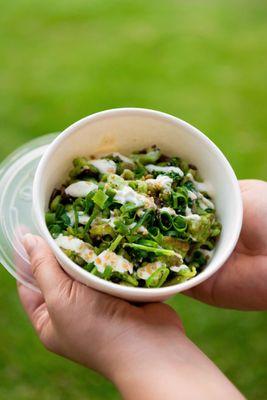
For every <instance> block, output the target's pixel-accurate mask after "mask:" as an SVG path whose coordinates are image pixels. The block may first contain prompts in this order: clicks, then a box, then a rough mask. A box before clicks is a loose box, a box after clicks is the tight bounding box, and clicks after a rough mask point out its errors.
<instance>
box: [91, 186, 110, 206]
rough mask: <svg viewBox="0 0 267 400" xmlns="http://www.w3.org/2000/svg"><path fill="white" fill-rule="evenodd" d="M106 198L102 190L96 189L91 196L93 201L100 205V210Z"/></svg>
mask: <svg viewBox="0 0 267 400" xmlns="http://www.w3.org/2000/svg"><path fill="white" fill-rule="evenodd" d="M107 199H108V196H107V195H106V194H105V193H104V192H103V191H102V190H98V191H97V192H96V193H95V194H94V196H93V197H92V200H93V202H94V203H95V204H96V205H98V207H100V208H101V209H102V210H103V208H104V207H105V203H106V201H107Z"/></svg>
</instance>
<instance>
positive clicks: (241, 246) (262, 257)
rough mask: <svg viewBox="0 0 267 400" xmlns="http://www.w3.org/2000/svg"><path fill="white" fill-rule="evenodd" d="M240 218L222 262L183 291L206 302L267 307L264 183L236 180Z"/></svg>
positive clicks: (266, 191) (266, 188)
mask: <svg viewBox="0 0 267 400" xmlns="http://www.w3.org/2000/svg"><path fill="white" fill-rule="evenodd" d="M240 187H241V192H242V197H243V204H244V221H243V227H242V231H241V235H240V238H239V241H238V244H237V246H236V248H235V250H234V252H233V253H232V255H231V257H230V258H229V259H228V261H227V262H226V263H225V265H224V266H223V267H222V268H221V269H220V270H219V271H218V272H217V274H215V275H214V276H212V277H211V278H210V279H209V280H207V281H206V282H204V283H202V284H200V285H198V286H196V287H195V288H193V289H191V290H190V291H188V292H187V294H189V295H191V296H193V297H195V298H196V299H198V300H201V301H204V302H206V303H209V304H212V305H215V306H219V307H228V308H237V309H244V310H263V309H266V308H267V290H266V288H267V183H266V182H263V181H256V180H246V181H241V182H240Z"/></svg>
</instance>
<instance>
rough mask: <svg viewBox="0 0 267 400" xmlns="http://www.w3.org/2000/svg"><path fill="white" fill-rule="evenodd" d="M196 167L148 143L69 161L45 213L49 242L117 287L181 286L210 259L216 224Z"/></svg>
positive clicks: (206, 188)
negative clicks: (70, 166)
mask: <svg viewBox="0 0 267 400" xmlns="http://www.w3.org/2000/svg"><path fill="white" fill-rule="evenodd" d="M211 189H212V188H210V187H209V185H208V184H207V183H204V182H202V179H201V177H200V175H199V172H198V170H197V168H196V166H194V165H192V164H188V163H187V162H186V161H185V160H182V159H181V158H179V157H168V156H166V155H164V154H162V153H161V151H160V149H159V148H158V147H156V146H152V147H150V148H147V149H144V150H141V151H138V152H135V153H132V154H131V155H130V156H125V155H122V154H120V153H112V154H108V155H106V156H104V157H101V158H98V159H96V158H94V157H90V158H84V157H81V158H76V159H74V160H73V169H72V170H71V171H70V173H69V178H68V179H67V181H66V182H64V183H63V184H62V186H61V187H59V188H56V189H55V190H54V191H53V193H52V195H51V198H50V203H49V211H48V212H47V213H46V224H47V227H48V229H49V231H50V233H51V235H52V236H53V238H54V240H55V241H56V243H57V245H58V246H59V247H60V248H61V249H62V250H63V251H64V252H65V254H66V255H67V256H68V257H69V258H70V259H71V260H72V261H73V262H75V263H76V264H78V265H79V266H80V267H81V268H83V269H85V270H87V271H88V272H90V273H91V274H94V275H96V276H98V277H100V278H103V279H105V280H108V281H112V282H114V283H118V284H120V285H126V286H132V287H145V288H159V287H163V286H170V285H175V284H178V283H182V282H185V281H187V280H189V279H191V278H192V277H194V276H195V275H197V274H198V273H199V272H201V271H202V270H203V269H204V268H205V266H206V265H207V263H208V261H209V259H210V258H211V257H212V253H213V250H214V248H215V246H216V242H217V239H218V237H219V235H220V232H221V224H220V222H219V220H218V218H217V216H216V209H215V205H214V202H213V201H212V197H211Z"/></svg>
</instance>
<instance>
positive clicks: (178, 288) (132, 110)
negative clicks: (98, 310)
mask: <svg viewBox="0 0 267 400" xmlns="http://www.w3.org/2000/svg"><path fill="white" fill-rule="evenodd" d="M126 114H131V115H134V114H136V115H139V116H140V115H141V114H143V115H146V116H150V117H157V118H160V119H165V120H166V121H168V122H170V123H173V124H175V125H177V124H178V125H180V126H181V127H182V128H185V129H186V130H187V134H190V135H191V136H192V137H196V136H197V137H198V138H199V139H200V140H201V141H202V142H204V144H205V145H206V146H208V147H209V148H210V150H211V151H213V153H215V155H216V157H217V158H219V159H220V161H221V163H222V164H223V165H224V172H225V173H226V174H227V179H229V181H230V182H231V186H232V188H233V191H232V197H233V198H234V199H235V203H236V213H235V220H234V222H233V226H232V230H231V234H230V236H229V238H228V246H227V249H226V250H225V251H224V253H222V254H221V255H220V258H219V259H218V260H217V262H216V264H215V266H212V267H211V268H209V266H208V267H207V268H205V269H204V270H203V271H202V272H201V273H200V274H198V275H196V276H195V277H193V278H191V279H190V280H188V281H186V282H183V283H178V284H176V285H172V286H167V287H162V288H139V287H130V286H122V285H118V284H117V283H113V282H110V281H106V280H104V279H102V278H99V277H97V276H95V275H92V274H91V273H90V272H88V271H86V270H84V269H82V268H81V267H80V266H78V265H77V264H75V263H74V262H73V261H72V260H71V259H70V258H68V257H67V255H66V254H65V253H64V252H63V251H62V250H61V249H60V247H59V246H58V245H57V244H56V242H55V241H54V239H53V238H52V236H51V234H50V232H49V230H48V228H47V226H46V224H45V218H44V211H43V210H42V208H41V205H40V200H39V193H41V182H42V179H41V177H42V176H43V174H44V173H45V168H46V165H47V163H48V162H49V160H50V159H51V157H53V153H54V151H55V149H56V148H57V147H58V146H59V145H60V144H61V143H62V142H63V141H64V140H65V139H66V138H67V137H69V136H71V135H72V134H73V133H75V132H76V130H77V129H78V128H81V127H83V126H85V125H87V124H89V123H90V122H93V121H97V120H99V119H103V118H109V117H112V116H114V115H115V116H117V117H118V116H125V115H126ZM33 211H34V214H35V217H36V225H37V227H38V231H39V232H40V234H41V235H42V236H43V237H44V239H45V240H46V241H47V243H48V245H49V247H50V248H51V249H52V251H53V253H54V254H55V255H56V256H57V258H60V259H61V260H62V261H63V262H64V264H67V266H68V268H70V269H71V270H72V271H74V272H75V273H77V274H78V275H80V276H81V277H83V278H84V279H86V280H87V281H88V284H90V282H91V283H93V284H94V287H95V288H97V290H100V291H101V290H103V291H105V292H110V293H111V292H113V293H114V294H115V293H116V294H117V295H121V296H123V295H125V297H127V296H129V297H130V296H133V297H136V298H138V297H143V298H144V297H147V298H149V297H157V296H162V297H164V296H166V297H168V296H169V295H172V294H175V293H178V292H182V291H185V290H188V289H190V288H192V287H194V286H196V285H198V284H200V283H202V282H203V281H205V280H207V279H208V278H209V277H211V276H212V275H213V274H214V273H215V272H217V271H218V270H219V268H221V266H222V265H223V264H224V263H225V262H226V260H227V259H228V258H229V256H230V255H231V253H232V251H233V249H234V248H235V245H236V243H237V240H238V238H239V234H240V231H241V227H242V220H243V204H242V198H241V191H240V188H239V184H238V180H237V177H236V175H235V173H234V171H233V169H232V167H231V165H230V163H229V161H228V160H227V158H226V157H225V156H224V154H223V153H222V151H221V150H220V149H219V148H218V147H217V146H216V145H215V143H213V142H212V141H211V139H209V138H208V137H207V136H206V135H205V134H204V133H202V132H201V131H200V130H199V129H197V128H196V127H195V126H193V125H191V124H189V123H188V122H186V121H184V120H182V119H180V118H177V117H175V116H173V115H170V114H167V113H164V112H161V111H157V110H152V109H146V108H137V107H124V108H113V109H108V110H105V111H100V112H97V113H94V114H91V115H88V116H86V117H84V118H82V119H80V120H78V121H76V122H74V123H73V124H71V125H70V126H68V127H67V128H66V129H64V130H63V131H62V133H60V134H59V135H58V136H57V137H56V138H55V139H54V140H53V142H52V143H51V144H50V145H49V147H48V148H47V150H46V151H45V153H44V155H43V157H42V159H41V161H40V163H39V165H38V167H37V170H36V173H35V176H34V181H33ZM211 263H212V261H211ZM63 269H64V268H63ZM89 286H90V285H89Z"/></svg>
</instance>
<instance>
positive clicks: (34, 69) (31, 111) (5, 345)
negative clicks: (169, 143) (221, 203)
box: [0, 0, 267, 400]
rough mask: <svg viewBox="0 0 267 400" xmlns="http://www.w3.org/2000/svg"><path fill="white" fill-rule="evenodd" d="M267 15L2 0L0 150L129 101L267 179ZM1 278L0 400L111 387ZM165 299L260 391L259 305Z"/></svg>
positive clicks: (242, 381)
mask: <svg viewBox="0 0 267 400" xmlns="http://www.w3.org/2000/svg"><path fill="white" fill-rule="evenodd" d="M266 22H267V3H266V2H264V1H263V0H262V1H261V0H254V1H251V0H244V1H241V0H240V1H239V0H206V1H205V0H199V1H196V0H192V1H186V0H184V1H179V0H164V1H158V0H146V1H144V0H135V1H130V0H90V1H86V0H75V1H74V0H72V1H71V0H60V1H57V2H55V1H52V0H46V1H33V0H13V1H5V2H4V1H3V2H2V3H1V14H0V124H1V128H0V129H1V130H0V157H1V159H4V157H6V156H7V155H8V154H9V153H10V152H12V151H13V150H15V149H16V148H17V147H18V146H20V145H22V144H23V143H25V142H27V141H29V140H31V139H33V138H36V137H37V136H39V135H43V134H46V133H49V132H55V131H60V130H62V129H64V128H65V127H66V126H68V125H69V124H71V123H72V122H74V121H75V120H77V119H79V118H81V117H83V116H85V115H88V114H91V113H94V112H96V111H100V110H104V109H108V108H113V107H125V106H126V107H127V106H133V107H135V106H136V107H146V108H153V109H158V110H161V111H164V112H167V113H170V114H173V115H176V116H178V117H180V118H182V119H185V120H186V121H188V122H190V123H192V124H193V125H195V126H197V127H198V128H200V129H201V130H202V131H203V132H204V133H206V134H207V135H208V136H209V137H210V138H211V139H212V140H214V142H215V143H216V144H217V145H218V146H219V147H220V148H221V149H222V150H223V152H224V153H225V155H226V156H227V157H228V159H229V160H230V162H231V164H232V166H233V167H234V169H235V171H236V173H237V176H238V177H239V178H241V179H242V178H259V179H266V172H267V157H266V149H267V146H266V145H267V117H266V106H267V74H266V71H267V57H266V54H267V23H266ZM0 195H1V194H0ZM0 285H1V288H0V400H6V399H8V400H36V399H38V400H48V399H57V400H69V399H77V400H85V399H90V400H100V399H118V398H119V394H118V392H117V391H116V389H115V388H114V387H113V385H112V384H111V383H109V382H107V381H106V380H105V379H104V378H102V377H100V376H99V375H97V374H95V373H93V372H91V371H88V370H86V369H84V368H82V367H80V366H77V365H75V364H73V363H71V362H69V361H66V360H64V359H61V358H59V357H57V356H55V355H52V354H50V353H48V352H47V351H46V350H44V348H43V347H42V345H41V344H40V343H39V341H38V339H37V338H36V336H35V334H34V332H33V329H32V328H31V326H30V325H29V323H28V320H27V318H26V316H25V315H24V313H23V311H22V308H21V306H20V304H19V301H18V298H17V295H16V284H15V280H14V279H13V278H12V277H11V276H10V275H9V274H8V273H7V272H6V271H5V270H4V269H3V268H1V269H0ZM170 304H171V305H172V306H173V307H174V308H175V309H176V310H177V312H179V314H180V315H181V316H182V319H183V321H184V324H185V327H186V331H187V334H188V335H189V337H190V338H191V339H192V340H193V341H194V342H195V343H196V344H197V345H198V346H199V347H200V348H201V349H203V351H204V352H205V353H206V354H207V355H208V356H209V357H210V358H211V359H212V360H213V361H214V362H215V363H216V364H217V365H219V367H220V368H221V369H222V370H223V372H224V373H225V374H226V375H227V376H228V377H229V378H230V379H231V380H232V381H233V382H234V383H235V384H236V385H237V386H238V388H239V389H240V390H241V391H242V392H243V393H244V394H245V396H246V397H248V398H250V399H265V398H267V386H266V360H267V345H266V332H267V316H266V314H264V313H244V312H237V311H229V310H218V309H214V308H212V307H209V306H206V305H203V304H200V303H198V302H196V301H193V300H191V299H188V298H185V297H183V296H182V295H178V296H176V297H175V298H173V299H171V300H170ZM88 345H89V346H90V343H89V344H88ZM92 345H93V343H92ZM191 379H194V377H193V376H188V384H189V385H190V380H191Z"/></svg>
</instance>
